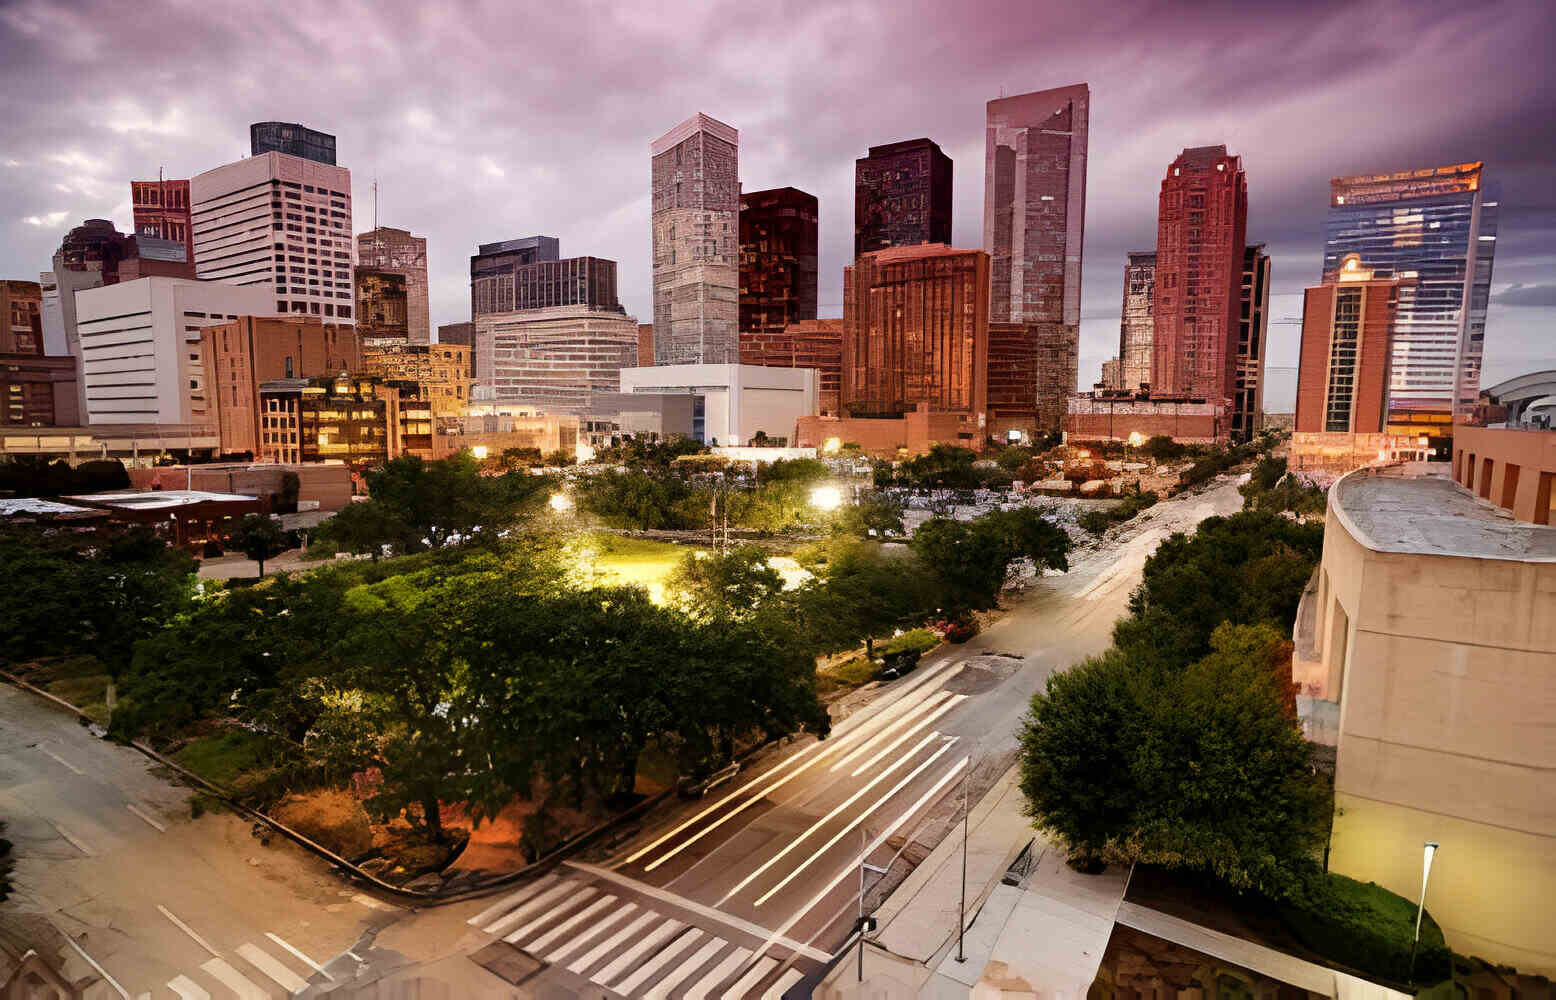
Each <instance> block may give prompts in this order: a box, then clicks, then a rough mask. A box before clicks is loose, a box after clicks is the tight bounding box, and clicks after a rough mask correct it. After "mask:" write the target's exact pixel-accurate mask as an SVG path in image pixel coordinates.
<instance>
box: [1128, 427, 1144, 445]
mask: <svg viewBox="0 0 1556 1000" xmlns="http://www.w3.org/2000/svg"><path fill="white" fill-rule="evenodd" d="M1143 444H1145V435H1144V434H1141V433H1140V432H1139V431H1130V432H1129V447H1131V448H1138V447H1140V446H1141V445H1143Z"/></svg>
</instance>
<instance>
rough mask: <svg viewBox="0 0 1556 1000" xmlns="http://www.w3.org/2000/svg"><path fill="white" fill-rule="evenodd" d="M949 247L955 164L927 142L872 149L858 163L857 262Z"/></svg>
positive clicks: (855, 203) (895, 143)
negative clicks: (926, 246)
mask: <svg viewBox="0 0 1556 1000" xmlns="http://www.w3.org/2000/svg"><path fill="white" fill-rule="evenodd" d="M921 243H942V244H945V245H947V246H949V245H950V243H951V158H950V157H949V156H947V155H945V153H942V152H941V151H940V147H939V146H938V145H936V144H935V143H934V142H932V141H931V140H929V139H908V140H905V141H903V142H891V143H887V144H886V145H884V146H871V147H870V155H869V156H865V157H861V158H860V159H858V160H855V161H854V257H855V258H858V257H859V255H860V254H865V253H871V252H873V251H876V250H886V249H888V248H890V247H905V246H917V245H919V244H921Z"/></svg>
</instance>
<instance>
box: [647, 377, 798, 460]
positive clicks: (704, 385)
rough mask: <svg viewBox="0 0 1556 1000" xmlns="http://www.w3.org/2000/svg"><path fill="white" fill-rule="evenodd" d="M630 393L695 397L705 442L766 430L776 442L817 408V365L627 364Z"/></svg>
mask: <svg viewBox="0 0 1556 1000" xmlns="http://www.w3.org/2000/svg"><path fill="white" fill-rule="evenodd" d="M621 391H622V392H623V393H624V394H627V395H640V396H670V397H674V396H679V397H684V398H686V399H688V400H689V401H690V405H691V411H692V427H691V433H690V435H688V436H689V437H691V438H692V439H694V440H697V441H701V442H703V443H704V444H724V445H731V444H737V445H743V444H745V443H747V442H748V441H750V440H751V439H752V438H754V437H756V435H757V433H758V432H762V433H765V434H766V435H767V437H768V439H770V440H772V441H774V442H775V443H776V442H780V441H787V440H788V439H789V438H791V437H793V436H794V433H795V427H796V425H797V424H798V422H799V420H800V419H801V418H802V417H809V416H812V415H813V414H815V412H816V371H815V369H812V368H766V367H762V366H758V365H655V366H654V367H652V368H624V369H622V371H621Z"/></svg>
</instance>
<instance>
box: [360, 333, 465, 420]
mask: <svg viewBox="0 0 1556 1000" xmlns="http://www.w3.org/2000/svg"><path fill="white" fill-rule="evenodd" d="M470 351H471V349H470V348H468V347H465V346H463V345H461V344H442V343H439V344H396V345H391V346H385V347H371V346H366V345H364V346H363V348H362V366H361V368H360V369H345V370H347V371H361V372H362V373H363V374H364V375H371V376H373V377H375V378H379V379H383V380H384V381H386V382H415V383H417V384H419V385H420V386H421V387H422V395H423V396H424V397H425V398H426V400H427V401H428V402H429V403H431V404H432V410H433V415H434V416H445V415H450V414H456V413H462V412H464V409H465V407H466V406H467V405H469V403H470V386H471V384H472V382H473V380H472V379H471V377H470Z"/></svg>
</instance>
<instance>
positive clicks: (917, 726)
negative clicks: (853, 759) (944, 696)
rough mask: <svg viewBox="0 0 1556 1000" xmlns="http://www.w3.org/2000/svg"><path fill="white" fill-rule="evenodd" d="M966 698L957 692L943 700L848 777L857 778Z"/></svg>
mask: <svg viewBox="0 0 1556 1000" xmlns="http://www.w3.org/2000/svg"><path fill="white" fill-rule="evenodd" d="M966 700H967V696H966V695H965V694H959V695H957V696H956V697H954V698H952V699H951V700H950V701H947V702H945V703H944V704H942V705H941V706H940V707H939V708H937V709H935V710H934V711H933V712H930V713H929V714H928V715H926V716H924V717H923V718H922V719H920V720H918V721H917V722H915V723H914V724H913V725H912V727H911V728H909V729H908V730H907V731H906V732H904V733H903V734H902V735H901V736H899V737H897V738H896V739H894V740H892V741H891V743H890V744H888V745H887V746H884V747H881V749H879V750H877V751H876V752H875V756H873V757H871V758H870V759H869V760H867V761H865V762H864V763H863V764H860V765H859V766H858V767H856V768H854V770H853V772H852V773H850V774H849V777H850V778H857V777H859V776H860V775H861V774H863V773H864V772H866V771H868V770H869V769H870V768H872V767H874V766H875V765H876V764H878V763H880V760H881V758H882V757H884V756H886V755H887V754H889V753H891V752H892V751H893V750H895V749H897V748H898V747H900V746H902V744H904V743H906V742H907V741H908V740H910V739H912V737H913V734H914V733H916V732H918V731H919V730H921V729H923V728H924V727H925V726H927V725H929V724H930V723H931V722H934V721H935V720H936V719H938V718H940V717H941V716H942V715H944V714H946V713H947V712H949V711H951V709H953V708H955V707H956V706H958V705H960V704H961V703H962V702H964V701H966Z"/></svg>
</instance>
